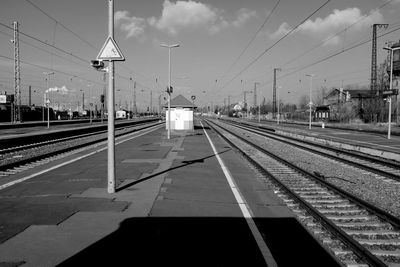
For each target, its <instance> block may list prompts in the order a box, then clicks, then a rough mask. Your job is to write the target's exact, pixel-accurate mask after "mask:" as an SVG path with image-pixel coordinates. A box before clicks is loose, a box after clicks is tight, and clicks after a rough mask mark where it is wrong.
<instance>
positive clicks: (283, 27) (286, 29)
mask: <svg viewBox="0 0 400 267" xmlns="http://www.w3.org/2000/svg"><path fill="white" fill-rule="evenodd" d="M291 28H292V27H290V25H289V24H288V23H287V22H284V23H282V24H281V26H279V28H278V30H276V31H275V32H274V33H272V34H271V35H270V37H271V39H278V38H279V37H282V36H284V35H285V34H287V33H288V32H289V31H290V30H291Z"/></svg>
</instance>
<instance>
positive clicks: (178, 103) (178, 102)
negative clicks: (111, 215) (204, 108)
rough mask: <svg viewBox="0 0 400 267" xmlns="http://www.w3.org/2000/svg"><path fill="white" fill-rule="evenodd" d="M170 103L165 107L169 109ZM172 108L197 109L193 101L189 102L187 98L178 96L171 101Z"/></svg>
mask: <svg viewBox="0 0 400 267" xmlns="http://www.w3.org/2000/svg"><path fill="white" fill-rule="evenodd" d="M167 106H168V103H165V104H164V105H163V107H167ZM170 106H171V108H176V107H179V108H197V106H196V105H194V104H193V103H192V102H191V101H189V100H188V99H187V98H185V97H184V96H183V95H178V96H176V97H174V98H173V99H171V104H170Z"/></svg>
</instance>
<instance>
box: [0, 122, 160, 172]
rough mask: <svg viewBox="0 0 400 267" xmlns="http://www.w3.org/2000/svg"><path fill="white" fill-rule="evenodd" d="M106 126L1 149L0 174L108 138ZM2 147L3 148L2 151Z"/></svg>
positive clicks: (128, 129)
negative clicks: (102, 128) (100, 128)
mask: <svg viewBox="0 0 400 267" xmlns="http://www.w3.org/2000/svg"><path fill="white" fill-rule="evenodd" d="M157 125H160V123H159V122H149V123H144V124H135V125H124V126H123V127H120V128H119V129H116V133H115V137H120V136H124V135H127V134H130V133H133V132H136V131H139V130H144V129H147V128H150V127H153V126H157ZM106 132H107V131H105V130H100V131H95V132H92V133H85V134H79V135H74V136H70V137H65V138H56V139H53V140H47V141H43V142H38V143H32V144H27V145H24V146H18V147H12V148H9V149H4V150H3V151H0V152H1V153H0V177H5V176H10V175H13V174H16V173H19V172H22V171H25V170H27V169H31V168H34V167H36V166H40V165H43V164H46V163H48V162H50V161H54V160H57V159H61V158H64V157H66V156H69V155H71V154H74V153H77V152H79V151H81V150H84V149H86V148H87V147H89V146H93V145H96V144H99V143H101V142H104V141H106V140H107V135H106ZM4 151H5V152H4Z"/></svg>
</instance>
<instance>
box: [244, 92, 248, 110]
mask: <svg viewBox="0 0 400 267" xmlns="http://www.w3.org/2000/svg"><path fill="white" fill-rule="evenodd" d="M246 93H247V91H244V92H243V105H244V108H246Z"/></svg>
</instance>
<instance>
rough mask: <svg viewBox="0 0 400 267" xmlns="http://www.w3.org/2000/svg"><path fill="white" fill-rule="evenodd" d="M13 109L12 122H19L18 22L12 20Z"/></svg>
mask: <svg viewBox="0 0 400 267" xmlns="http://www.w3.org/2000/svg"><path fill="white" fill-rule="evenodd" d="M13 25H14V39H13V40H12V42H13V43H14V109H13V110H12V111H11V112H12V113H13V114H14V116H13V122H14V123H16V122H21V88H20V83H21V73H20V58H19V30H18V22H17V21H14V23H13Z"/></svg>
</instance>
